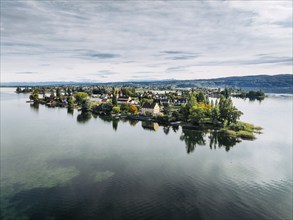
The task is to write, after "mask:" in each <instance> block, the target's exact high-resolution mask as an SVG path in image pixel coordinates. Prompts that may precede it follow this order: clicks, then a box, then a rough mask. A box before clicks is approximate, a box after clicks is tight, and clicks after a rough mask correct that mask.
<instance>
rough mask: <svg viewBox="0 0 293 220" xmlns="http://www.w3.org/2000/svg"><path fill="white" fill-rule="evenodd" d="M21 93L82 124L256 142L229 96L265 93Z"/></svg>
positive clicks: (99, 89)
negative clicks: (98, 119)
mask: <svg viewBox="0 0 293 220" xmlns="http://www.w3.org/2000/svg"><path fill="white" fill-rule="evenodd" d="M16 92H17V93H30V95H29V99H30V100H29V101H28V102H31V103H32V104H33V105H34V106H35V107H38V105H39V104H43V105H46V106H48V107H64V108H67V109H68V112H69V113H73V111H74V109H76V110H78V111H80V112H81V113H80V114H79V115H78V118H77V120H78V121H81V122H82V121H87V120H88V119H90V118H91V115H95V116H96V115H100V116H104V117H107V118H108V119H109V120H119V119H128V120H134V121H146V122H156V123H158V124H159V125H163V126H182V129H183V130H186V129H195V130H203V129H210V130H213V131H217V132H219V133H221V134H222V135H226V136H228V137H233V138H236V139H237V138H239V139H245V140H253V139H255V134H256V133H258V134H259V133H261V127H259V126H254V125H252V124H249V123H245V122H241V121H240V120H239V119H240V116H241V115H242V114H243V113H242V112H241V111H240V110H239V109H237V108H236V107H235V106H234V104H233V101H232V99H231V97H237V98H249V99H250V100H255V99H257V100H259V101H261V100H263V99H264V98H265V94H264V92H263V91H261V90H258V91H252V90H251V91H244V90H235V89H232V88H225V89H220V88H214V89H211V88H190V89H176V90H172V89H169V90H162V89H158V88H136V87H128V86H124V87H112V86H53V87H52V86H51V87H48V86H39V87H30V88H20V87H17V89H16Z"/></svg>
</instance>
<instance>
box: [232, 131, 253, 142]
mask: <svg viewBox="0 0 293 220" xmlns="http://www.w3.org/2000/svg"><path fill="white" fill-rule="evenodd" d="M236 135H237V137H240V138H241V139H244V140H254V139H255V136H254V134H253V132H249V131H238V132H236Z"/></svg>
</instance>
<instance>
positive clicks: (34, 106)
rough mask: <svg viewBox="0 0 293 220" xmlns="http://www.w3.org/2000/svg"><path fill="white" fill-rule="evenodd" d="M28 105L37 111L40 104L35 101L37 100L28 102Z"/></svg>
mask: <svg viewBox="0 0 293 220" xmlns="http://www.w3.org/2000/svg"><path fill="white" fill-rule="evenodd" d="M30 107H31V109H32V110H34V111H36V112H38V111H39V107H40V104H39V103H37V102H34V103H31V104H30Z"/></svg>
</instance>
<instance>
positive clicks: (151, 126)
mask: <svg viewBox="0 0 293 220" xmlns="http://www.w3.org/2000/svg"><path fill="white" fill-rule="evenodd" d="M141 126H142V128H143V129H145V130H150V131H157V130H158V129H159V127H160V126H159V124H158V123H157V122H152V121H142V122H141Z"/></svg>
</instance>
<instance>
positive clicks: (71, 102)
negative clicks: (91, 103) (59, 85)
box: [67, 96, 74, 109]
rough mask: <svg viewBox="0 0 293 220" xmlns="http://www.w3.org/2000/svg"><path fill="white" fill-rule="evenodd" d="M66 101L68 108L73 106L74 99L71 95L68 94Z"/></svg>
mask: <svg viewBox="0 0 293 220" xmlns="http://www.w3.org/2000/svg"><path fill="white" fill-rule="evenodd" d="M67 103H68V108H70V109H73V108H74V99H73V97H72V96H68V98H67Z"/></svg>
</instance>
